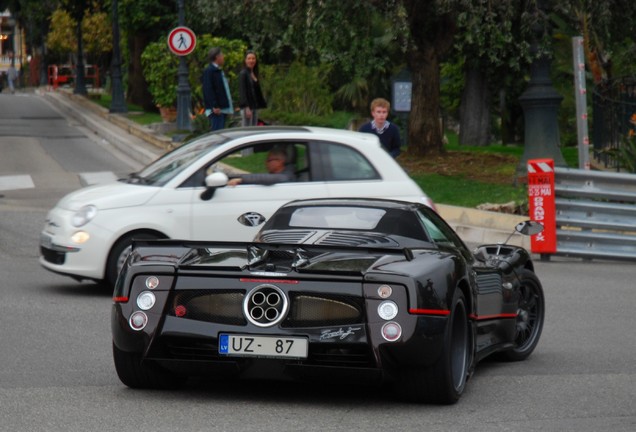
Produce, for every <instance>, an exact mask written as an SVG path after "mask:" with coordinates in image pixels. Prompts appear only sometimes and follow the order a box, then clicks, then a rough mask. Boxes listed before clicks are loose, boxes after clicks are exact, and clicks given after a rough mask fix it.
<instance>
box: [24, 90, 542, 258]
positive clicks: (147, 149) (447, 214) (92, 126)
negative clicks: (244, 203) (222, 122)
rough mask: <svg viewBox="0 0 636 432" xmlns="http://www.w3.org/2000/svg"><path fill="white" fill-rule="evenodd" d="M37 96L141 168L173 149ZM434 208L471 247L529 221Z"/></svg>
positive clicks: (101, 115) (72, 100)
mask: <svg viewBox="0 0 636 432" xmlns="http://www.w3.org/2000/svg"><path fill="white" fill-rule="evenodd" d="M36 93H37V94H39V95H40V96H41V97H43V98H45V99H46V100H47V101H49V102H51V103H52V104H53V105H54V106H55V107H56V108H57V109H59V110H60V111H62V112H63V113H64V114H66V115H68V116H70V117H72V118H74V119H76V120H77V121H78V122H79V123H81V124H82V125H83V126H85V127H86V128H88V129H89V130H91V131H92V132H94V133H95V134H96V135H98V136H99V137H101V138H102V139H104V140H106V141H107V142H108V143H110V144H111V145H113V146H114V147H115V148H117V149H118V150H119V151H121V152H122V153H124V154H126V155H127V156H128V157H130V158H131V159H133V160H135V161H136V162H138V163H140V164H142V165H146V164H148V163H150V162H151V161H153V160H155V159H156V158H157V157H159V156H161V155H162V154H163V153H165V152H166V151H168V150H171V149H172V148H174V147H175V143H173V142H172V140H171V139H170V138H168V137H166V136H164V135H161V134H159V133H157V132H155V131H154V130H152V129H150V128H148V127H145V126H141V125H139V124H137V123H135V122H133V121H131V120H129V119H127V118H126V117H124V116H122V115H120V114H111V113H109V112H108V110H107V109H106V108H103V107H101V106H99V105H97V104H95V103H93V102H91V101H89V100H88V99H86V98H85V97H83V96H79V95H75V94H73V93H71V92H70V91H64V90H57V91H46V90H44V89H38V90H36ZM436 207H437V210H438V212H439V213H440V215H441V216H442V217H443V218H444V219H445V220H446V221H447V222H448V223H449V224H450V225H451V226H452V227H453V228H454V229H455V231H457V234H459V236H460V237H461V238H462V239H463V240H464V241H465V242H466V243H468V244H470V245H477V244H486V243H498V242H503V241H505V240H506V239H507V238H508V236H509V235H510V233H511V232H512V231H513V230H514V227H515V225H516V224H517V223H519V222H521V221H524V220H527V219H528V218H527V217H524V216H519V215H511V214H505V213H497V212H490V211H483V210H477V209H471V208H464V207H456V206H449V205H444V204H436ZM510 244H514V245H518V246H523V247H524V248H526V249H530V238H529V237H524V236H519V235H516V236H513V237H512V239H511V240H510Z"/></svg>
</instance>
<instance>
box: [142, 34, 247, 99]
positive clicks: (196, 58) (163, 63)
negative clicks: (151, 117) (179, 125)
mask: <svg viewBox="0 0 636 432" xmlns="http://www.w3.org/2000/svg"><path fill="white" fill-rule="evenodd" d="M214 46H218V47H221V49H222V50H223V54H224V55H225V65H224V66H223V70H224V71H225V75H226V76H227V78H228V81H229V83H230V92H231V93H232V97H233V99H235V100H236V99H237V98H238V80H237V79H236V77H237V75H238V72H239V71H240V69H241V67H242V65H243V55H244V53H245V51H246V50H247V45H246V44H245V42H243V41H240V40H230V39H224V38H219V37H212V36H210V35H202V36H201V37H199V38H198V39H197V46H196V48H195V49H194V52H193V53H192V54H190V55H188V56H186V61H187V64H188V72H189V77H188V82H189V84H190V91H191V95H192V101H193V105H194V106H195V107H197V106H200V105H202V101H203V92H202V85H201V76H202V75H203V69H205V67H206V66H207V65H208V52H209V51H210V48H212V47H214ZM141 64H142V67H143V69H144V77H145V78H146V81H147V82H148V91H150V94H151V95H152V97H153V100H154V102H155V103H156V104H157V105H159V106H164V107H170V106H175V105H176V103H177V84H178V75H177V73H178V69H179V57H178V56H177V55H174V54H173V53H172V52H171V51H170V50H169V49H168V44H167V43H166V42H165V40H164V39H161V40H159V41H157V42H152V43H150V44H149V45H148V46H147V47H146V49H144V52H143V53H142V55H141ZM195 111H198V109H197V110H195Z"/></svg>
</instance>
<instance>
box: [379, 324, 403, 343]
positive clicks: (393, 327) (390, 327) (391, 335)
mask: <svg viewBox="0 0 636 432" xmlns="http://www.w3.org/2000/svg"><path fill="white" fill-rule="evenodd" d="M400 336H402V327H400V325H399V324H398V323H396V322H393V321H392V322H388V323H386V324H384V325H383V326H382V337H383V338H384V339H386V340H387V341H389V342H395V341H396V340H398V339H399V338H400Z"/></svg>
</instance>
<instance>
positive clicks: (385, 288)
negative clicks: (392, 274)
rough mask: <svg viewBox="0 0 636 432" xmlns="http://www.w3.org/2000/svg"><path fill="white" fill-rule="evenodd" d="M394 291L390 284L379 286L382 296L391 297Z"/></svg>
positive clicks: (379, 293) (379, 292)
mask: <svg viewBox="0 0 636 432" xmlns="http://www.w3.org/2000/svg"><path fill="white" fill-rule="evenodd" d="M392 293H393V288H391V287H390V286H388V285H380V287H379V288H378V295H379V296H380V298H383V299H385V298H389V297H390V296H391V294H392Z"/></svg>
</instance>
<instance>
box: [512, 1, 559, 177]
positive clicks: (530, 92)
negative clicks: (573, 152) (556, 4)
mask: <svg viewBox="0 0 636 432" xmlns="http://www.w3.org/2000/svg"><path fill="white" fill-rule="evenodd" d="M546 9H547V6H546V2H545V0H539V1H538V2H537V13H538V14H539V13H541V14H545V13H546V12H545V11H546ZM546 31H549V30H548V29H547V28H545V27H543V26H542V25H536V26H535V28H534V33H535V34H534V36H535V37H534V39H535V40H534V41H533V45H532V48H531V49H532V50H534V52H537V51H538V49H539V40H540V39H541V38H542V36H543V35H544V34H545V33H544V32H546ZM550 64H551V61H550V57H549V55H548V54H542V55H540V56H539V57H538V58H535V59H534V60H533V62H532V65H531V66H530V81H529V83H528V88H527V89H526V91H524V92H523V94H522V95H521V96H520V97H519V102H520V103H521V107H522V108H523V114H524V119H525V136H524V143H525V144H524V151H523V155H522V157H521V160H520V161H519V165H518V166H517V170H516V171H517V179H520V178H523V177H525V176H526V175H527V170H528V168H527V163H528V160H531V159H553V160H554V165H556V166H565V165H566V163H565V160H564V159H563V155H562V154H561V150H560V149H559V145H560V138H559V121H558V111H559V106H560V105H561V101H562V100H563V97H562V96H561V95H560V94H559V93H558V92H557V91H556V90H555V89H554V87H553V86H552V80H551V79H550Z"/></svg>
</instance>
